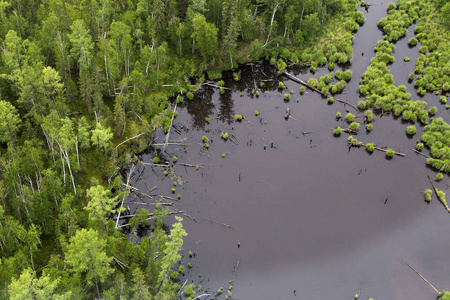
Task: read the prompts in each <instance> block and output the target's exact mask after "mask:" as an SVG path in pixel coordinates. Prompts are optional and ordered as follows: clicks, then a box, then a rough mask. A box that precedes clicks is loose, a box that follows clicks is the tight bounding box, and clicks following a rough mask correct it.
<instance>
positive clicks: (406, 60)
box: [403, 56, 411, 62]
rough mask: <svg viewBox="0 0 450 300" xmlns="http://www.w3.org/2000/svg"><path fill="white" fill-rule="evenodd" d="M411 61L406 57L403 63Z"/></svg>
mask: <svg viewBox="0 0 450 300" xmlns="http://www.w3.org/2000/svg"><path fill="white" fill-rule="evenodd" d="M410 60H411V59H410V58H409V57H408V56H405V58H404V59H403V61H404V62H408V61H410Z"/></svg>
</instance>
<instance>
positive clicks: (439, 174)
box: [436, 172, 444, 181]
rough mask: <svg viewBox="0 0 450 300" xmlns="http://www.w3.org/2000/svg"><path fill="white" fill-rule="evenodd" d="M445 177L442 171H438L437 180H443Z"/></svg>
mask: <svg viewBox="0 0 450 300" xmlns="http://www.w3.org/2000/svg"><path fill="white" fill-rule="evenodd" d="M443 177H444V175H443V174H442V173H440V172H439V173H437V175H436V180H437V181H441V179H442V178H443Z"/></svg>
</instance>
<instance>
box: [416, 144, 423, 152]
mask: <svg viewBox="0 0 450 300" xmlns="http://www.w3.org/2000/svg"><path fill="white" fill-rule="evenodd" d="M423 147H424V144H423V143H417V144H416V149H417V150H419V151H420V150H422V149H423Z"/></svg>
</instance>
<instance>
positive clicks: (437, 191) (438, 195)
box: [427, 175, 450, 213]
mask: <svg viewBox="0 0 450 300" xmlns="http://www.w3.org/2000/svg"><path fill="white" fill-rule="evenodd" d="M427 177H428V180H429V181H430V183H431V185H432V186H433V189H434V193H435V194H436V197H437V198H438V199H439V201H441V203H442V205H444V207H445V208H446V209H447V211H448V212H449V213H450V208H449V207H448V205H447V201H445V199H442V198H441V194H440V193H439V190H438V189H437V188H436V186H435V185H434V183H433V181H431V178H430V175H427ZM441 193H442V192H441ZM444 195H445V194H444Z"/></svg>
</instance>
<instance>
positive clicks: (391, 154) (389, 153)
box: [386, 148, 395, 158]
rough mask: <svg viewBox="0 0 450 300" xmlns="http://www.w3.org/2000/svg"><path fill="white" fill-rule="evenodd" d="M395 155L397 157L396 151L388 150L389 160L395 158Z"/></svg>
mask: <svg viewBox="0 0 450 300" xmlns="http://www.w3.org/2000/svg"><path fill="white" fill-rule="evenodd" d="M394 155H395V151H394V150H392V149H390V148H389V149H387V150H386V157H387V158H392V157H394Z"/></svg>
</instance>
